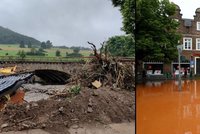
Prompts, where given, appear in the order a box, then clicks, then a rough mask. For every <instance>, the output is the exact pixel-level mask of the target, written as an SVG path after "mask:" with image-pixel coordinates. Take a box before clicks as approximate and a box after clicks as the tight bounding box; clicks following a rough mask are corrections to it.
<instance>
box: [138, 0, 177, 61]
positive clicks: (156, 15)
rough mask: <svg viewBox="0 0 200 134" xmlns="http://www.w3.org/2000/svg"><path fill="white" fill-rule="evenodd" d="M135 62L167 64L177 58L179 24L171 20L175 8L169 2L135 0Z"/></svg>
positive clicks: (166, 0)
mask: <svg viewBox="0 0 200 134" xmlns="http://www.w3.org/2000/svg"><path fill="white" fill-rule="evenodd" d="M136 3H137V5H136V7H137V8H136V10H137V11H136V17H137V20H136V21H135V22H136V27H137V29H136V31H135V34H136V57H137V58H136V60H137V61H139V60H140V61H145V60H154V61H155V60H160V61H165V62H169V61H171V60H173V59H174V58H176V57H177V51H176V46H177V43H178V40H179V39H180V35H179V34H177V32H176V29H177V27H178V25H179V23H178V22H177V21H175V20H173V19H172V17H171V16H173V15H174V14H175V11H176V6H175V5H174V4H173V3H170V2H169V0H137V2H136Z"/></svg>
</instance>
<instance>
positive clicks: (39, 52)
mask: <svg viewBox="0 0 200 134" xmlns="http://www.w3.org/2000/svg"><path fill="white" fill-rule="evenodd" d="M44 52H45V51H44V50H43V49H42V48H39V49H38V50H37V49H36V48H31V50H30V52H26V55H31V56H45V53H44Z"/></svg>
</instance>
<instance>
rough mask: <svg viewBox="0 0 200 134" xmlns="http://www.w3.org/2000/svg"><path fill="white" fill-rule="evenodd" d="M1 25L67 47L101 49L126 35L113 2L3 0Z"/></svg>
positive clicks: (0, 4) (97, 0) (1, 3)
mask: <svg viewBox="0 0 200 134" xmlns="http://www.w3.org/2000/svg"><path fill="white" fill-rule="evenodd" d="M0 26H3V27H6V28H9V29H11V30H13V31H16V32H18V33H21V34H24V35H28V36H31V37H34V38H36V39H38V40H40V41H46V40H50V41H52V42H53V44H54V45H66V46H72V45H73V46H87V47H88V46H89V45H88V44H87V41H90V42H93V43H95V44H97V45H98V46H99V44H100V43H101V42H103V41H105V40H107V38H109V37H111V36H114V35H122V34H124V32H122V31H121V30H120V28H121V27H122V18H121V14H120V12H119V10H118V8H114V7H113V6H112V3H111V0H0Z"/></svg>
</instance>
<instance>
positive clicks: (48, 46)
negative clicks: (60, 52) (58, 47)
mask: <svg viewBox="0 0 200 134" xmlns="http://www.w3.org/2000/svg"><path fill="white" fill-rule="evenodd" d="M52 47H53V45H52V42H50V41H49V40H48V41H46V48H47V49H50V48H52Z"/></svg>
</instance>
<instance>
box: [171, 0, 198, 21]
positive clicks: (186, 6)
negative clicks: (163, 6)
mask: <svg viewBox="0 0 200 134" xmlns="http://www.w3.org/2000/svg"><path fill="white" fill-rule="evenodd" d="M170 1H172V2H174V3H175V4H177V5H178V6H179V7H180V9H181V13H182V14H183V16H182V17H183V18H188V19H193V18H194V17H193V16H194V15H195V11H196V9H197V8H199V7H200V0H170Z"/></svg>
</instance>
